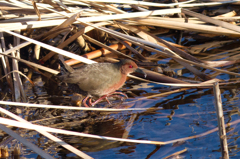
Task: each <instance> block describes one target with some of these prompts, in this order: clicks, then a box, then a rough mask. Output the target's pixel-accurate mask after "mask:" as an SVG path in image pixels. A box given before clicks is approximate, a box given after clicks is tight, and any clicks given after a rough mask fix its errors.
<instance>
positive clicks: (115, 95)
mask: <svg viewBox="0 0 240 159" xmlns="http://www.w3.org/2000/svg"><path fill="white" fill-rule="evenodd" d="M121 95H122V96H124V97H125V98H128V96H127V95H126V94H124V93H122V92H112V93H109V94H107V95H104V96H102V97H100V98H99V99H97V100H96V101H94V102H93V103H92V100H91V98H90V100H89V103H90V104H91V106H94V105H96V104H97V103H99V102H101V101H102V100H104V99H106V101H107V102H108V104H110V105H111V102H110V101H109V100H108V99H107V97H119V98H121V100H122V101H123V97H122V96H121Z"/></svg>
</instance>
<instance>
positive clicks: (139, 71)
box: [135, 68, 147, 78]
mask: <svg viewBox="0 0 240 159" xmlns="http://www.w3.org/2000/svg"><path fill="white" fill-rule="evenodd" d="M135 72H138V73H141V74H143V75H144V78H146V77H147V74H146V73H145V72H144V71H143V70H142V69H140V68H137V69H136V70H135Z"/></svg>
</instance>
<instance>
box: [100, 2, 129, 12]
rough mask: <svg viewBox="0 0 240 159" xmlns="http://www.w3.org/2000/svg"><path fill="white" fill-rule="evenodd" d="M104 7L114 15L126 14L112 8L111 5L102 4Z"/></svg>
mask: <svg viewBox="0 0 240 159" xmlns="http://www.w3.org/2000/svg"><path fill="white" fill-rule="evenodd" d="M103 6H104V7H106V8H107V9H108V10H109V11H112V12H114V13H118V14H125V13H127V12H125V11H123V10H121V9H118V8H116V7H113V6H111V5H106V4H103Z"/></svg>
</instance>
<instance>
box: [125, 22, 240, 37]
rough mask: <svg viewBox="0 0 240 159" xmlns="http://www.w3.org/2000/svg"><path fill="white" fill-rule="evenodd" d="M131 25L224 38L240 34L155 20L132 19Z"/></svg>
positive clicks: (196, 25) (202, 26)
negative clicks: (207, 34) (224, 36)
mask: <svg viewBox="0 0 240 159" xmlns="http://www.w3.org/2000/svg"><path fill="white" fill-rule="evenodd" d="M126 22H131V23H129V25H131V24H138V25H151V26H158V27H164V28H170V29H177V30H187V31H197V32H203V33H211V34H218V35H226V36H234V37H239V36H240V34H239V33H238V32H236V31H231V30H229V29H225V28H222V27H215V26H210V25H200V24H191V23H184V22H178V23H176V22H174V21H167V20H156V19H150V18H149V19H146V18H145V19H133V20H132V21H129V20H128V21H126Z"/></svg>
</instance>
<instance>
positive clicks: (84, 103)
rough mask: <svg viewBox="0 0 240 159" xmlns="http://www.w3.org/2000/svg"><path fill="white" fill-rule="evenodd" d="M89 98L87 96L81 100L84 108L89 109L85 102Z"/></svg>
mask: <svg viewBox="0 0 240 159" xmlns="http://www.w3.org/2000/svg"><path fill="white" fill-rule="evenodd" d="M89 98H90V97H89V96H87V97H85V98H84V99H83V101H82V103H83V105H84V107H89V106H88V105H87V100H88V99H89ZM90 99H91V98H90Z"/></svg>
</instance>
